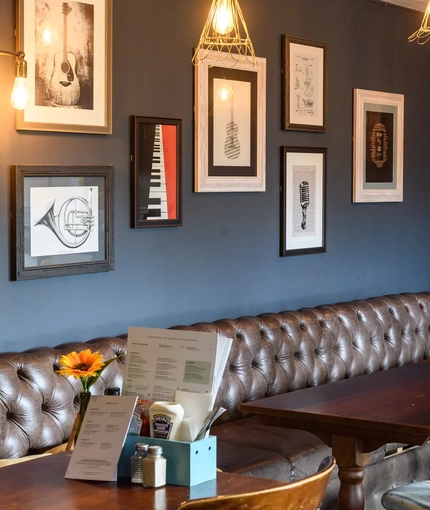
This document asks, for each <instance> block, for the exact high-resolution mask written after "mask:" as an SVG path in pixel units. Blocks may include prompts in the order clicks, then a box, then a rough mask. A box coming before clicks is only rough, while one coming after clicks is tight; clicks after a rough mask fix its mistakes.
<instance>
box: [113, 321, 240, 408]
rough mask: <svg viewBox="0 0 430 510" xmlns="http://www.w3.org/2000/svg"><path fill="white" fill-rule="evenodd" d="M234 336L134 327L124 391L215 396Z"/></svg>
mask: <svg viewBox="0 0 430 510" xmlns="http://www.w3.org/2000/svg"><path fill="white" fill-rule="evenodd" d="M231 345H232V339H231V338H226V337H223V336H221V335H218V334H217V333H207V332H200V331H183V330H175V329H156V328H136V327H130V328H129V330H128V341H127V361H126V366H125V373H124V381H123V394H124V395H138V396H139V398H141V399H147V400H150V401H151V402H155V401H157V400H164V401H174V400H175V392H176V391H188V392H194V393H206V394H211V395H213V396H215V395H216V394H217V392H218V388H219V385H220V383H221V379H222V375H223V371H224V368H225V365H226V363H227V359H228V355H229V353H230V348H231Z"/></svg>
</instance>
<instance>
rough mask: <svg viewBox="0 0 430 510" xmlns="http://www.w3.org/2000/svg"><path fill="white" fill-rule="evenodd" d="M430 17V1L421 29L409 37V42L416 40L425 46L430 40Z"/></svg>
mask: <svg viewBox="0 0 430 510" xmlns="http://www.w3.org/2000/svg"><path fill="white" fill-rule="evenodd" d="M429 15H430V1H429V3H428V4H427V7H426V10H425V13H424V17H423V20H422V22H421V26H420V28H419V29H418V30H417V31H416V32H414V33H413V34H412V35H410V36H409V37H408V41H409V42H412V41H415V40H416V41H417V43H418V44H425V43H426V42H427V41H428V40H429V39H430V26H429Z"/></svg>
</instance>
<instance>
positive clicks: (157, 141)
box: [130, 115, 182, 228]
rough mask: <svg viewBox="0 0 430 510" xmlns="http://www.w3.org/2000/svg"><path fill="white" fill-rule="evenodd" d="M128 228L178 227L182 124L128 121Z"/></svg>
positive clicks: (139, 119)
mask: <svg viewBox="0 0 430 510" xmlns="http://www.w3.org/2000/svg"><path fill="white" fill-rule="evenodd" d="M130 182H131V227H132V228H145V227H176V226H179V225H182V197H181V188H182V120H181V119H166V118H156V117H139V116H136V115H133V116H132V117H131V179H130Z"/></svg>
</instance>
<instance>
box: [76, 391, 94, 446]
mask: <svg viewBox="0 0 430 510" xmlns="http://www.w3.org/2000/svg"><path fill="white" fill-rule="evenodd" d="M90 398H91V392H90V391H81V394H80V400H79V411H78V415H77V420H78V426H77V427H76V433H75V438H74V441H75V444H76V441H77V439H78V435H79V432H80V430H81V427H82V422H83V421H84V417H85V412H86V410H87V407H88V403H89V401H90Z"/></svg>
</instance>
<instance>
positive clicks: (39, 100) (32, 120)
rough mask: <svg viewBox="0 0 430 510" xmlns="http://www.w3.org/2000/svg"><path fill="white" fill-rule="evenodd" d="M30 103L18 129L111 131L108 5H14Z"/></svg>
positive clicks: (106, 1) (52, 1) (38, 1)
mask: <svg viewBox="0 0 430 510" xmlns="http://www.w3.org/2000/svg"><path fill="white" fill-rule="evenodd" d="M18 12H19V38H18V40H19V41H20V45H21V46H22V47H25V48H26V57H27V59H28V81H29V95H30V102H29V104H28V105H27V106H26V107H25V108H24V110H23V111H22V112H21V114H20V115H19V117H18V126H17V127H18V129H36V130H44V131H72V132H88V133H109V132H111V126H110V124H111V118H110V117H111V105H110V103H111V58H112V57H111V52H112V50H111V37H112V34H111V24H112V21H111V0H85V1H74V0H72V1H69V2H63V1H61V0H18Z"/></svg>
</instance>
